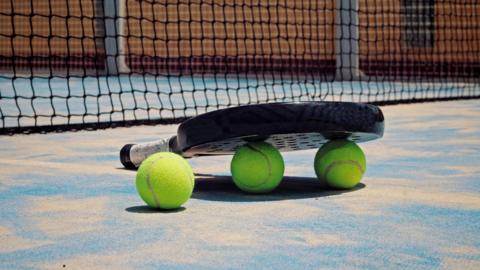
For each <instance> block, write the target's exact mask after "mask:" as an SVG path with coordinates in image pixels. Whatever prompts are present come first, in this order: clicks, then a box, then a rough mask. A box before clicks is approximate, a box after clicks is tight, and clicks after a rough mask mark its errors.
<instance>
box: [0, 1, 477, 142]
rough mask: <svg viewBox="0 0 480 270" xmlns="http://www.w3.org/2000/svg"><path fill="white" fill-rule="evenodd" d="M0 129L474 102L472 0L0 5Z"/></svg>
mask: <svg viewBox="0 0 480 270" xmlns="http://www.w3.org/2000/svg"><path fill="white" fill-rule="evenodd" d="M0 25H1V27H0V134H12V133H28V132H48V131H60V130H76V129H90V128H104V127H114V126H125V125H136V124H157V123H177V122H180V121H183V120H185V119H187V118H189V117H192V116H195V115H198V114H200V113H203V112H207V111H211V110H215V109H219V108H224V107H231V106H238V105H243V104H255V103H266V102H298V101H321V100H337V101H354V102H366V103H374V104H380V105H381V104H395V103H408V102H424V101H434V100H449V99H468V98H479V97H480V3H478V1H476V0H465V1H451V0H395V1H393V0H357V1H350V0H335V1H323V0H298V1H288V0H283V1H281V0H273V1H260V0H215V1H214V0H175V1H173V0H162V1H159V0H104V1H99V0H82V1H80V0H49V1H34V0H5V1H1V2H0Z"/></svg>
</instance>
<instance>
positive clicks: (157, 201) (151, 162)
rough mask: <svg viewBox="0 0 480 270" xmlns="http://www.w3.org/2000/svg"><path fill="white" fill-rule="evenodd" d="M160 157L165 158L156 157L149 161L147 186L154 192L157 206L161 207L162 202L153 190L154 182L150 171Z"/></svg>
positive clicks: (153, 195)
mask: <svg viewBox="0 0 480 270" xmlns="http://www.w3.org/2000/svg"><path fill="white" fill-rule="evenodd" d="M160 159H164V157H156V158H155V159H154V160H151V161H149V163H148V164H147V166H148V170H147V186H148V189H149V190H150V193H152V197H153V200H154V201H155V204H156V205H155V206H156V207H158V208H159V207H160V202H159V200H158V198H157V196H156V194H155V192H154V191H153V187H152V183H151V181H150V173H151V171H152V168H151V167H152V164H153V163H154V162H156V161H158V160H160Z"/></svg>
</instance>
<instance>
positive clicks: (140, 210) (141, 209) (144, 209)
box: [125, 205, 186, 214]
mask: <svg viewBox="0 0 480 270" xmlns="http://www.w3.org/2000/svg"><path fill="white" fill-rule="evenodd" d="M185 210H186V208H185V207H179V208H177V209H171V210H164V209H154V208H151V207H148V206H146V205H137V206H131V207H127V208H125V211H127V212H130V213H136V214H173V213H179V212H183V211H185Z"/></svg>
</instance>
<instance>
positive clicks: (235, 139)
mask: <svg viewBox="0 0 480 270" xmlns="http://www.w3.org/2000/svg"><path fill="white" fill-rule="evenodd" d="M383 129H384V118H383V114H382V112H381V110H380V109H379V108H378V107H376V106H373V105H367V104H359V103H349V102H308V103H271V104H258V105H246V106H240V107H234V108H227V109H222V110H218V111H213V112H209V113H205V114H202V115H200V116H197V117H194V118H192V119H190V120H188V121H186V122H184V123H182V124H181V125H180V126H179V129H178V133H177V142H176V143H177V147H178V149H179V150H180V151H181V152H182V155H183V156H186V157H191V156H202V155H228V154H233V153H234V152H235V150H236V149H237V148H238V147H240V146H242V145H244V144H246V143H248V142H250V141H266V142H267V143H270V144H272V145H273V146H275V147H276V148H277V149H279V150H280V151H294V150H306V149H315V148H319V147H320V146H322V145H323V144H324V143H326V142H328V141H329V140H332V139H348V140H351V141H354V142H357V143H360V142H365V141H369V140H374V139H377V138H380V137H382V135H383Z"/></svg>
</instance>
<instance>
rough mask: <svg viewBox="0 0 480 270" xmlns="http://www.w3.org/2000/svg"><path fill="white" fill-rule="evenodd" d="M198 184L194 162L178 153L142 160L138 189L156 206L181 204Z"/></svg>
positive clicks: (153, 206)
mask: <svg viewBox="0 0 480 270" xmlns="http://www.w3.org/2000/svg"><path fill="white" fill-rule="evenodd" d="M194 185H195V178H194V175H193V171H192V168H191V167H190V164H188V162H187V161H186V160H185V159H184V158H183V157H181V156H179V155H177V154H174V153H169V152H161V153H156V154H153V155H151V156H149V157H148V158H147V159H145V160H144V161H143V162H142V164H141V165H140V167H139V168H138V171H137V177H136V187H137V192H138V194H139V195H140V197H141V198H142V199H143V201H145V203H147V205H149V206H150V207H152V208H160V209H175V208H178V207H180V206H181V205H182V204H184V203H185V202H186V201H187V200H188V199H189V198H190V196H191V195H192V192H193V187H194Z"/></svg>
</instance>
